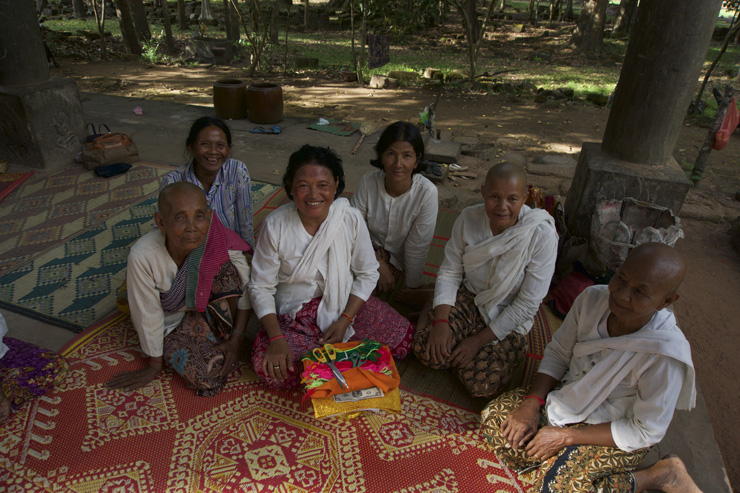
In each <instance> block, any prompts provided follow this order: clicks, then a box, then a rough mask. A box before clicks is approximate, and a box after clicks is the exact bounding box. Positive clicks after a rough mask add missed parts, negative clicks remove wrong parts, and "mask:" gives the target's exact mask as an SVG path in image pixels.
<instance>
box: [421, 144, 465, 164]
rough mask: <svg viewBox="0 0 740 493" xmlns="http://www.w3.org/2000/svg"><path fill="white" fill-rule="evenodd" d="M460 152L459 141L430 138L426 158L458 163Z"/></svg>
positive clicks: (440, 161) (439, 161)
mask: <svg viewBox="0 0 740 493" xmlns="http://www.w3.org/2000/svg"><path fill="white" fill-rule="evenodd" d="M460 154H461V153H460V144H459V143H458V142H450V141H441V140H434V139H429V141H428V142H427V144H426V148H425V149H424V159H427V160H429V161H436V162H438V163H456V162H457V160H458V158H459V157H460Z"/></svg>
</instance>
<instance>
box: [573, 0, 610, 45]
mask: <svg viewBox="0 0 740 493" xmlns="http://www.w3.org/2000/svg"><path fill="white" fill-rule="evenodd" d="M608 5H609V0H584V2H583V8H582V9H581V15H580V16H579V17H578V22H577V27H576V30H575V32H574V33H573V37H572V38H571V44H573V45H574V46H575V47H576V49H577V50H578V51H580V52H581V53H596V52H599V51H601V47H602V45H603V43H604V24H605V23H606V7H607V6H608Z"/></svg>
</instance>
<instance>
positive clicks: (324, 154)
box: [249, 145, 414, 387]
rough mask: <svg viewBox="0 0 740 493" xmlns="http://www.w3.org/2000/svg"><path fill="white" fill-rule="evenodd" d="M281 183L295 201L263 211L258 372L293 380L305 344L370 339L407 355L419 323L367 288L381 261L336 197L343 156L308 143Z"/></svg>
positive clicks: (273, 382) (256, 277)
mask: <svg viewBox="0 0 740 493" xmlns="http://www.w3.org/2000/svg"><path fill="white" fill-rule="evenodd" d="M283 184H284V185H285V190H286V192H287V194H288V197H289V198H290V199H291V200H292V202H291V203H290V204H286V205H284V206H282V207H280V208H279V209H277V210H276V211H274V212H273V213H271V214H270V215H269V216H267V218H265V221H264V223H263V225H262V227H261V232H260V235H259V239H258V242H257V248H256V251H255V255H254V259H253V261H252V269H253V274H252V278H251V281H250V283H249V291H250V297H251V299H252V300H253V305H254V307H255V313H256V314H257V316H258V317H259V318H260V321H261V322H262V325H263V327H262V329H261V330H260V331H259V333H258V334H257V338H256V339H255V342H254V348H253V350H252V364H253V366H254V370H255V372H256V373H257V375H258V376H259V377H260V378H261V379H262V380H264V381H265V382H267V384H268V385H270V386H273V387H296V386H298V385H299V378H300V377H299V376H300V370H299V368H298V362H299V360H300V358H301V357H302V356H303V355H304V354H306V353H307V352H308V351H310V350H312V349H313V348H315V347H318V346H319V345H321V344H325V343H329V344H331V343H336V342H346V341H348V340H360V339H365V338H368V339H374V340H376V341H379V342H381V343H382V344H385V345H386V346H388V348H389V349H390V351H391V354H392V355H393V356H394V357H395V358H397V359H402V358H404V357H405V356H406V355H407V354H408V352H409V349H410V344H411V338H412V336H413V329H414V328H413V325H412V324H411V322H409V321H408V320H406V319H405V318H404V317H402V316H401V315H400V314H399V313H398V312H396V311H395V310H394V309H392V308H391V307H390V306H389V305H388V304H387V303H384V302H382V301H380V300H378V299H377V298H375V297H372V296H371V295H370V294H371V293H372V291H373V289H374V288H375V284H376V282H377V280H378V263H377V261H376V260H375V255H374V253H373V250H372V245H371V243H370V236H369V234H368V231H367V227H366V226H365V222H364V221H363V219H362V217H361V216H360V213H359V212H358V211H357V210H356V209H354V208H352V207H350V205H349V201H348V200H347V199H345V198H341V197H339V195H340V194H341V193H342V190H343V189H344V170H343V169H342V161H341V159H339V157H338V156H337V155H336V154H334V152H333V151H331V150H330V149H327V148H322V147H313V146H309V145H304V146H303V147H301V149H300V150H298V151H297V152H295V153H293V155H291V157H290V161H289V163H288V168H287V170H286V172H285V176H283Z"/></svg>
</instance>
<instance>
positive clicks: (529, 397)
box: [524, 395, 545, 406]
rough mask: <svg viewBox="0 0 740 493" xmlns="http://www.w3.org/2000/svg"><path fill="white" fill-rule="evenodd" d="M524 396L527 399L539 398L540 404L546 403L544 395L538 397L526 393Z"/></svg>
mask: <svg viewBox="0 0 740 493" xmlns="http://www.w3.org/2000/svg"><path fill="white" fill-rule="evenodd" d="M524 398H525V399H537V401H539V403H540V406H544V405H545V399H543V398H542V397H537V396H536V395H525V396H524Z"/></svg>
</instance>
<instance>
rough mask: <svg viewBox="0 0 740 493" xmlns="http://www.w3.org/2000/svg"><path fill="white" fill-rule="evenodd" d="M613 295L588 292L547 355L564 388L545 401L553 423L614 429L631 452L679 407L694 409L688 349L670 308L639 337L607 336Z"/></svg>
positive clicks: (652, 439) (658, 434)
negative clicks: (600, 424) (607, 424)
mask: <svg viewBox="0 0 740 493" xmlns="http://www.w3.org/2000/svg"><path fill="white" fill-rule="evenodd" d="M608 300H609V289H608V287H607V286H603V285H599V286H592V287H589V288H587V289H586V290H585V291H584V292H583V293H581V295H580V296H579V297H578V298H576V300H575V302H574V303H573V307H572V308H571V310H570V312H568V316H567V317H566V319H565V321H564V322H563V325H562V327H560V329H559V330H558V331H557V332H556V333H555V335H554V337H553V339H552V341H551V342H550V344H548V346H547V348H546V349H545V355H544V357H543V359H542V363H541V364H540V367H539V372H540V373H545V374H547V375H550V376H551V377H553V378H555V379H557V380H559V381H560V382H562V387H561V388H558V389H556V390H553V391H552V392H550V393H549V394H548V396H547V406H546V411H547V417H548V420H549V421H550V424H552V425H555V426H563V425H566V424H571V423H580V422H585V423H589V424H599V423H611V432H612V437H613V438H614V442H615V443H616V444H617V447H619V448H620V449H622V450H626V451H632V450H636V449H639V448H644V447H649V446H651V445H653V444H656V443H658V442H659V441H660V440H661V439H662V438H663V436H664V435H665V432H666V430H667V429H668V425H669V424H670V422H671V419H672V418H673V411H674V410H675V409H676V408H679V409H690V408H692V407H693V406H694V403H695V398H696V394H695V389H694V370H693V365H692V363H691V351H690V348H689V343H688V341H686V338H685V337H684V335H683V333H682V332H681V330H680V329H679V328H678V327H677V326H676V318H675V316H674V315H673V312H671V311H670V310H668V309H663V310H660V311H658V312H656V313H655V315H654V316H653V318H652V319H651V320H650V322H648V323H647V324H646V325H645V326H644V327H642V328H641V329H640V330H638V331H637V332H634V333H632V334H628V335H625V336H619V337H609V333H608V331H607V326H606V321H607V318H608V316H609V314H610V313H611V312H610V311H609V301H608Z"/></svg>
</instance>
